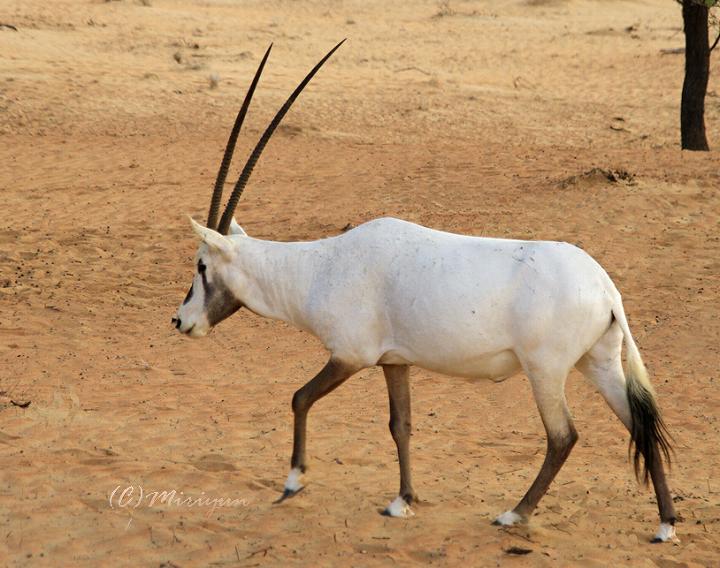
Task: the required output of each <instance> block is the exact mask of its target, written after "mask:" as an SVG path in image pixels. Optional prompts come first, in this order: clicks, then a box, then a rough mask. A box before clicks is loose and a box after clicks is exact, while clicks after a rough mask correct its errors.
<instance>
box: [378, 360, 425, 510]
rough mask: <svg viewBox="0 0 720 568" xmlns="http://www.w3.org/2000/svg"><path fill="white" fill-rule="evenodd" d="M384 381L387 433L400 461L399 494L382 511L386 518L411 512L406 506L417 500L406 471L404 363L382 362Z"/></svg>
mask: <svg viewBox="0 0 720 568" xmlns="http://www.w3.org/2000/svg"><path fill="white" fill-rule="evenodd" d="M383 372H384V373H385V382H386V383H387V389H388V397H389V399H390V433H391V434H392V437H393V440H394V441H395V445H396V446H397V452H398V461H399V462H400V494H399V495H398V497H397V498H396V499H395V500H394V501H393V502H392V503H390V505H388V507H387V508H386V509H385V511H384V512H383V514H384V515H388V516H390V517H409V516H412V515H413V512H412V510H411V509H410V505H411V504H412V503H413V502H416V501H417V500H418V498H417V494H416V493H415V491H414V490H413V487H412V475H411V472H410V434H411V431H412V420H411V410H410V406H411V405H410V381H409V377H410V367H409V366H408V365H383Z"/></svg>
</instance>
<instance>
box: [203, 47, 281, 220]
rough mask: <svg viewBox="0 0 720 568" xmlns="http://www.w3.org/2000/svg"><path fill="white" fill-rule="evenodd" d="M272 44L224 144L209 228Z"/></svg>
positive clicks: (211, 201) (216, 216)
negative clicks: (225, 144)
mask: <svg viewBox="0 0 720 568" xmlns="http://www.w3.org/2000/svg"><path fill="white" fill-rule="evenodd" d="M272 46H273V44H272V43H271V44H270V47H268V48H267V51H266V52H265V57H263V58H262V61H261V62H260V66H259V67H258V70H257V71H256V72H255V78H254V79H253V82H252V83H251V84H250V88H249V89H248V92H247V95H245V100H244V101H243V104H242V106H241V107H240V112H239V113H238V115H237V118H236V119H235V125H234V126H233V129H232V131H231V132H230V138H228V142H227V146H225V154H224V155H223V159H222V163H221V164H220V170H219V171H218V174H217V178H216V179H215V189H214V190H213V194H212V199H211V200H210V212H209V213H208V221H207V226H208V228H209V229H214V228H215V225H216V224H217V218H218V213H219V211H220V200H221V199H222V194H223V186H224V185H225V179H226V178H227V174H228V169H229V168H230V162H231V161H232V157H233V152H234V151H235V144H236V142H237V139H238V135H239V134H240V128H241V127H242V123H243V121H244V120H245V115H246V114H247V111H248V107H249V106H250V101H251V100H252V97H253V93H255V87H257V84H258V80H259V79H260V75H261V73H262V70H263V67H265V62H266V61H267V58H268V56H269V55H270V50H271V49H272Z"/></svg>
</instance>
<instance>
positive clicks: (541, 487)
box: [493, 372, 578, 525]
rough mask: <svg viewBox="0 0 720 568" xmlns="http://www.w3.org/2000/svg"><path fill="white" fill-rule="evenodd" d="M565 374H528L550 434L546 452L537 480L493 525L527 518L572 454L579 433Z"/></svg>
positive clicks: (521, 520) (522, 520)
mask: <svg viewBox="0 0 720 568" xmlns="http://www.w3.org/2000/svg"><path fill="white" fill-rule="evenodd" d="M566 376H567V372H566V373H565V374H562V373H560V374H558V375H547V374H543V373H537V374H536V373H529V377H530V382H531V383H532V388H533V394H534V395H535V402H536V403H537V406H538V410H539V411H540V416H541V418H542V421H543V424H544V425H545V431H546V433H547V453H546V455H545V461H544V462H543V464H542V467H541V468H540V472H539V473H538V475H537V477H536V478H535V481H534V482H533V484H532V485H531V486H530V489H528V491H527V493H526V494H525V496H524V497H523V498H522V500H521V501H520V502H519V503H518V504H517V506H516V507H515V508H514V509H513V510H512V511H507V512H505V513H503V514H502V515H500V516H499V517H497V519H495V521H493V524H496V525H514V524H516V523H518V522H525V521H527V520H528V518H529V517H530V515H531V514H532V512H533V511H534V510H535V507H537V504H538V503H539V502H540V499H542V497H543V495H545V493H546V492H547V490H548V487H550V484H551V483H552V480H553V479H555V476H556V475H557V473H558V471H560V468H561V467H562V466H563V464H564V463H565V460H566V459H567V457H568V456H569V455H570V451H571V450H572V448H573V446H574V445H575V442H577V439H578V435H577V431H576V430H575V426H573V422H572V418H571V416H570V411H569V410H568V407H567V402H566V400H565V379H566Z"/></svg>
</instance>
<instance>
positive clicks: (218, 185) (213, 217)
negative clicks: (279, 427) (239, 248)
mask: <svg viewBox="0 0 720 568" xmlns="http://www.w3.org/2000/svg"><path fill="white" fill-rule="evenodd" d="M344 42H345V40H342V41H341V42H340V43H338V44H337V45H336V46H335V47H333V48H332V49H331V50H330V51H329V52H328V54H327V55H326V56H325V57H323V58H322V59H321V60H320V62H319V63H318V64H317V65H315V67H313V68H312V70H311V71H310V73H308V74H307V76H306V77H305V78H304V79H303V80H302V82H301V83H300V84H299V85H298V86H297V88H296V89H295V90H294V91H293V93H292V95H290V97H288V100H287V101H285V104H284V105H283V106H282V107H280V110H279V111H278V112H277V114H276V115H275V118H273V119H272V122H271V123H270V126H268V127H267V128H266V129H265V132H264V133H263V135H262V136H261V138H260V141H259V142H258V143H257V145H256V146H255V149H254V150H253V151H252V154H250V157H249V158H248V161H247V163H246V164H245V167H244V168H243V171H242V173H241V174H240V177H239V178H238V181H237V183H236V184H235V188H234V189H233V191H232V193H231V194H230V199H228V203H227V206H226V207H225V211H224V213H223V215H222V217H221V219H220V223H219V224H218V225H217V228H216V227H215V224H216V223H217V217H218V213H219V211H220V201H221V200H222V193H223V186H224V185H225V178H227V174H228V169H229V168H230V162H231V161H232V156H233V152H234V151H235V143H236V142H237V138H238V135H239V134H240V128H241V127H242V123H243V121H244V120H245V115H246V114H247V110H248V107H249V106H250V101H251V100H252V97H253V93H254V92H255V87H256V86H257V83H258V80H259V79H260V75H261V73H262V70H263V67H265V62H266V61H267V58H268V56H269V55H270V50H271V49H272V44H270V47H268V49H267V51H266V52H265V56H264V57H263V58H262V61H261V62H260V66H259V67H258V70H257V71H256V72H255V77H254V78H253V81H252V83H251V84H250V88H249V89H248V92H247V95H245V100H244V101H243V104H242V107H240V112H239V113H238V115H237V118H236V119H235V124H234V126H233V129H232V131H231V132H230V138H229V139H228V143H227V146H226V147H225V154H224V155H223V159H222V163H221V164H220V170H219V171H218V175H217V178H216V180H215V189H214V191H213V195H212V199H211V201H210V212H209V213H208V221H207V226H208V228H210V229H216V230H217V231H218V232H219V233H220V234H222V235H227V234H228V231H229V229H230V222H231V221H232V217H233V214H234V213H235V207H237V204H238V201H239V199H240V196H241V195H242V192H243V190H244V189H245V186H246V185H247V182H248V179H249V178H250V174H252V171H253V168H254V167H255V164H256V163H257V161H258V159H259V158H260V155H261V154H262V151H263V150H264V149H265V145H266V144H267V143H268V141H269V140H270V137H271V136H272V135H273V132H275V129H276V128H277V127H278V125H279V124H280V122H281V121H282V119H283V117H284V116H285V115H286V114H287V111H288V110H290V107H291V106H292V104H293V103H294V102H295V99H297V98H298V96H299V95H300V93H301V92H302V90H303V89H304V88H305V87H306V86H307V84H308V83H309V82H310V80H311V79H312V78H313V77H314V76H315V73H317V72H318V71H319V69H320V67H322V66H323V64H324V63H325V62H326V61H327V60H328V59H330V56H331V55H332V54H333V53H335V51H336V50H337V48H339V47H340V46H341V45H342V44H343V43H344Z"/></svg>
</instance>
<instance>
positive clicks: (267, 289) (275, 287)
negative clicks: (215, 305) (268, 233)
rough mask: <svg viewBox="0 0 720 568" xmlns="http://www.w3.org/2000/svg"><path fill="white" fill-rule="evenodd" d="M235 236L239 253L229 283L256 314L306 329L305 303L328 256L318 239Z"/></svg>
mask: <svg viewBox="0 0 720 568" xmlns="http://www.w3.org/2000/svg"><path fill="white" fill-rule="evenodd" d="M234 240H235V242H236V251H237V257H236V259H235V260H234V261H233V263H232V267H231V269H230V274H229V278H228V280H227V282H226V284H227V286H229V287H230V289H231V290H232V291H233V292H234V293H235V294H236V296H237V298H238V299H239V300H240V301H241V302H242V303H243V304H244V305H246V306H247V307H248V308H249V309H250V310H251V311H253V312H255V313H256V314H259V315H261V316H263V317H268V318H273V319H278V320H282V321H285V322H287V323H290V324H293V325H295V326H297V327H299V328H300V329H306V330H307V329H308V327H307V322H306V321H305V318H304V316H303V306H304V305H305V304H306V300H307V298H308V295H309V293H310V289H311V286H312V284H313V279H314V277H315V276H316V275H317V274H318V272H317V270H316V267H317V265H319V264H320V262H322V259H323V257H324V256H325V255H324V254H322V247H318V244H317V242H315V243H308V242H295V243H282V242H276V241H263V240H259V239H253V238H251V237H247V236H242V237H236V238H235V239H234ZM309 331H310V330H309Z"/></svg>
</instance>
